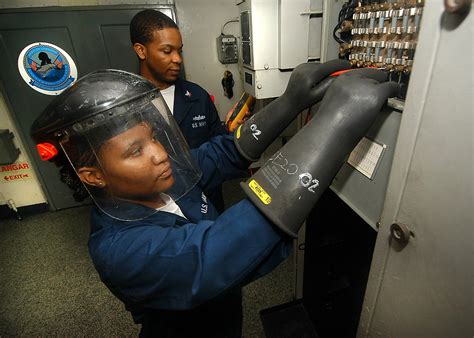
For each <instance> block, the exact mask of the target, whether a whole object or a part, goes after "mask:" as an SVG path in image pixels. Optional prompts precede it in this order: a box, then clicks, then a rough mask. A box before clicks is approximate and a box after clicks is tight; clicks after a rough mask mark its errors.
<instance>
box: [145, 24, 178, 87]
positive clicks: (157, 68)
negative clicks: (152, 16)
mask: <svg viewBox="0 0 474 338" xmlns="http://www.w3.org/2000/svg"><path fill="white" fill-rule="evenodd" d="M182 49H183V41H182V40H181V34H180V32H179V31H178V30H177V29H175V28H164V29H161V30H155V31H154V32H153V39H152V40H151V42H149V43H147V44H146V45H144V46H143V57H144V59H142V57H141V56H140V54H139V57H140V59H142V60H143V61H144V63H145V68H146V71H147V72H148V74H149V75H151V77H152V78H153V80H154V82H155V84H156V85H158V88H160V89H164V88H167V87H169V86H170V85H172V84H173V83H174V82H176V80H177V79H178V76H179V73H180V70H181V63H182V62H183V59H182V57H181V52H182ZM143 75H145V77H147V74H143Z"/></svg>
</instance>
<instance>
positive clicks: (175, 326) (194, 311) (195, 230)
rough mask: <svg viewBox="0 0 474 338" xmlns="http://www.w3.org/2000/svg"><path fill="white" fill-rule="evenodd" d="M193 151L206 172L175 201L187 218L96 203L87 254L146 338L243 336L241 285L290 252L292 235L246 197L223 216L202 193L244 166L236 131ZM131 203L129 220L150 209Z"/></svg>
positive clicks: (237, 173) (265, 272)
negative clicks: (112, 212)
mask: <svg viewBox="0 0 474 338" xmlns="http://www.w3.org/2000/svg"><path fill="white" fill-rule="evenodd" d="M192 152H193V155H194V157H195V158H196V160H197V163H198V164H199V166H200V168H201V170H202V172H203V176H202V178H201V180H200V182H199V186H196V187H195V188H194V189H193V190H191V191H190V192H189V193H188V194H187V195H185V196H183V197H182V198H181V199H179V201H178V202H177V204H178V205H179V206H180V208H181V210H182V212H183V213H184V215H185V216H186V218H187V219H186V218H183V217H180V216H178V215H175V214H171V213H167V212H163V211H159V212H156V213H155V214H153V215H152V216H149V217H146V218H145V219H143V220H140V221H120V220H117V219H114V218H112V217H110V216H108V215H106V214H105V213H103V212H102V211H101V210H100V209H98V208H95V210H94V211H93V213H92V229H91V235H90V239H89V251H90V255H91V257H92V261H93V263H94V265H95V267H96V269H97V271H98V273H99V275H100V277H101V279H102V281H103V282H104V283H105V284H106V285H107V287H108V288H109V289H110V290H111V291H112V292H113V293H114V294H115V295H116V296H117V297H118V298H119V299H121V300H122V301H123V302H124V303H125V306H126V308H127V310H129V311H131V312H132V315H133V317H134V320H135V321H136V322H137V323H142V333H141V334H142V335H143V336H147V335H148V336H155V337H157V336H158V337H161V336H163V337H201V336H203V337H239V336H240V332H241V319H242V308H241V294H240V288H241V287H242V286H243V285H244V284H246V283H248V282H250V281H252V280H254V279H256V278H258V277H260V276H263V275H265V274H267V273H268V272H270V271H271V270H272V269H274V268H275V267H276V266H277V265H278V264H279V263H280V262H281V261H283V260H284V259H285V258H286V257H288V254H289V252H290V249H291V240H290V239H289V238H287V237H286V236H285V235H284V234H282V233H281V232H280V231H279V230H278V229H277V228H276V227H274V226H273V225H272V224H271V223H270V222H269V221H268V220H267V219H266V218H265V217H264V216H263V215H262V214H261V213H260V212H259V211H258V210H257V208H255V207H254V205H253V204H252V203H251V202H250V201H249V200H247V199H245V200H242V201H241V202H239V203H237V204H236V205H234V206H232V207H231V208H229V209H227V210H226V211H225V212H224V213H222V214H221V215H218V213H217V212H216V210H215V208H214V206H213V205H212V204H211V203H209V202H208V201H207V199H206V196H205V195H204V194H203V193H202V190H201V189H203V188H209V187H213V186H215V185H217V184H220V183H222V181H224V180H226V179H229V178H235V177H238V176H239V175H240V174H241V172H242V170H243V169H245V168H246V167H247V165H248V162H247V161H245V160H243V159H242V158H241V156H240V155H239V154H238V152H237V150H236V148H235V146H234V143H233V137H232V136H230V135H223V136H217V137H215V138H213V139H212V140H211V141H210V142H207V143H205V144H203V145H202V146H201V147H199V148H197V149H194V150H193V151H192ZM126 207H127V208H129V211H130V213H131V214H132V217H133V216H135V217H136V216H139V215H140V214H141V213H142V212H143V211H144V209H143V208H146V207H144V206H139V205H134V204H128V205H127V206H126ZM145 212H147V214H150V210H149V209H148V210H145Z"/></svg>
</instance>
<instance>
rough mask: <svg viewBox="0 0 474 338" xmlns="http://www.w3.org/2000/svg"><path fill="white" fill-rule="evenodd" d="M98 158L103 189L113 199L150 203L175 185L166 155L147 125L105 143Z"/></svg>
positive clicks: (141, 124) (142, 124)
mask: <svg viewBox="0 0 474 338" xmlns="http://www.w3.org/2000/svg"><path fill="white" fill-rule="evenodd" d="M98 157H99V161H100V165H101V167H102V170H103V174H104V178H105V184H106V186H105V188H106V189H107V190H108V191H110V192H111V193H112V195H114V196H115V197H118V198H122V199H126V200H131V201H138V202H139V201H153V200H154V199H156V197H157V196H159V193H160V192H166V191H167V190H168V189H169V188H171V186H172V185H173V184H174V177H173V172H172V169H171V163H170V161H169V159H168V154H167V152H166V150H165V148H164V147H163V146H162V145H161V143H160V142H158V140H157V139H156V137H155V132H154V131H153V130H152V128H151V127H150V126H149V125H148V124H146V123H140V124H138V125H136V126H134V127H133V128H130V129H128V130H127V131H125V132H123V133H122V134H119V135H117V136H115V137H112V138H111V139H109V140H107V142H105V143H104V145H103V146H102V147H101V148H100V150H99V153H98Z"/></svg>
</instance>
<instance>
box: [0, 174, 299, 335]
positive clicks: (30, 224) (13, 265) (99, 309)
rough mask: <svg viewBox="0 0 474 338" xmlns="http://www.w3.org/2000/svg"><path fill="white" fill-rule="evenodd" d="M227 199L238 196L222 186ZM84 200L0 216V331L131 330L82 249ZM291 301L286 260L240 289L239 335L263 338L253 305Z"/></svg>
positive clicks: (85, 228) (71, 332) (289, 264)
mask: <svg viewBox="0 0 474 338" xmlns="http://www.w3.org/2000/svg"><path fill="white" fill-rule="evenodd" d="M224 194H225V199H226V205H231V204H233V203H235V202H236V201H237V200H239V199H240V198H242V197H243V196H242V195H241V194H242V193H241V192H240V190H239V187H238V182H229V183H228V184H226V185H225V186H224ZM89 208H90V207H89V206H84V207H79V208H73V209H67V210H62V211H57V212H45V213H40V214H35V215H26V216H24V218H23V220H21V221H18V220H16V219H14V218H10V219H0V250H1V251H0V337H10V336H77V335H80V336H137V335H138V332H139V327H138V326H137V325H135V324H134V323H133V321H132V319H131V316H130V315H129V313H128V312H127V311H125V309H124V307H123V305H122V303H121V302H120V301H119V300H117V299H116V298H115V297H114V296H113V295H112V294H111V293H110V292H109V291H108V290H107V289H106V287H105V286H104V285H103V284H102V282H101V281H100V279H99V277H98V275H97V273H96V272H95V270H94V267H93V266H92V262H91V260H90V258H89V255H88V252H87V239H88V234H89V225H88V223H89V222H88V219H89ZM292 299H293V259H292V257H290V258H289V259H288V260H286V261H285V262H283V263H282V264H281V265H280V266H279V267H278V268H277V269H275V270H274V271H273V272H272V273H271V274H269V275H267V276H265V277H263V278H261V279H260V280H258V281H255V282H253V283H252V284H250V285H248V286H246V287H245V288H244V330H243V335H244V337H252V338H253V337H257V338H258V337H262V338H263V337H265V335H264V333H263V328H262V325H261V322H260V318H259V311H260V310H262V309H265V308H268V307H271V306H275V305H278V304H282V303H286V302H289V301H291V300H292Z"/></svg>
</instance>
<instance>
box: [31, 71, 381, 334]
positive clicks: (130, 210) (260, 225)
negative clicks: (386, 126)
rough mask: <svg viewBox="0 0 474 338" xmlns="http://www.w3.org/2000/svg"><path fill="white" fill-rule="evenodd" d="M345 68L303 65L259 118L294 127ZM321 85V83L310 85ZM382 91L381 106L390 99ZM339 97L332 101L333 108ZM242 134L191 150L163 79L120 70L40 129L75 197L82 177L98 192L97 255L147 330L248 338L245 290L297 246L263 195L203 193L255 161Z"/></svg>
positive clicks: (51, 114) (111, 284)
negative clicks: (232, 200) (227, 197)
mask: <svg viewBox="0 0 474 338" xmlns="http://www.w3.org/2000/svg"><path fill="white" fill-rule="evenodd" d="M344 68H347V64H345V63H341V62H335V63H333V64H324V65H312V66H311V69H312V70H311V71H308V70H309V69H308V68H305V69H302V70H301V71H295V72H294V74H295V76H292V79H290V84H289V86H288V87H290V85H291V86H297V87H298V90H297V91H296V92H294V91H293V92H292V91H290V92H288V91H287V92H288V93H287V92H285V94H284V95H282V97H281V98H280V99H277V100H275V101H274V102H275V104H273V105H270V108H269V109H264V110H262V111H261V112H259V114H269V113H272V114H276V113H281V114H282V116H283V120H284V121H285V122H284V123H289V122H288V121H287V120H288V115H289V114H290V112H291V114H293V117H294V116H295V115H296V114H297V113H299V111H300V110H301V108H302V107H301V106H304V105H306V106H309V105H311V104H313V103H314V102H316V101H318V100H320V99H321V98H322V95H323V94H324V92H325V91H326V89H327V87H328V84H324V85H319V84H320V83H323V82H324V81H325V79H326V78H327V76H328V75H329V74H331V73H332V72H334V71H336V70H340V69H344ZM302 79H307V80H308V79H312V80H311V81H301V80H302ZM366 80H367V79H363V78H361V80H360V81H359V82H358V84H359V85H360V84H361V83H362V84H367V83H368V82H367V81H366ZM371 81H373V80H371ZM334 85H335V84H334ZM340 85H344V82H342V83H341V84H340ZM370 85H374V84H373V83H372V82H371V83H370ZM315 86H316V87H318V86H319V87H321V88H320V89H318V91H317V92H314V88H315ZM374 86H375V85H374ZM333 92H335V93H338V92H340V90H339V89H337V88H336V89H335V90H334V91H333ZM295 93H297V94H295ZM351 93H352V92H350V91H349V92H348V93H346V94H345V96H343V99H341V97H338V99H337V100H338V101H339V106H341V107H343V108H344V107H346V106H347V104H349V103H350V102H351V99H352V97H351V95H352V94H351ZM295 95H296V96H295ZM298 95H300V96H303V97H305V99H304V100H306V101H305V102H301V100H298V101H299V103H298V104H299V105H300V106H297V107H296V108H295V106H294V105H293V104H288V102H295V99H298ZM328 95H329V93H328ZM377 95H378V97H380V100H379V101H380V102H382V101H384V100H385V99H386V97H387V96H388V95H389V94H388V92H383V93H382V92H380V93H377ZM344 98H345V100H344ZM334 101H335V99H334V98H332V97H330V99H329V101H328V104H331V103H333V102H334ZM359 102H360V100H359ZM344 104H346V106H344ZM323 106H324V101H323ZM380 107H381V103H380V104H379V105H378V103H377V105H372V106H370V105H368V106H367V108H366V109H365V110H364V111H363V112H364V113H366V112H370V113H371V114H374V112H376V111H378V110H379V109H380ZM294 110H297V111H296V113H293V111H294ZM346 111H347V109H346V110H344V109H343V113H345V112H346ZM336 113H337V112H336ZM318 114H319V113H318ZM331 114H332V113H331ZM277 115H278V114H277ZM325 115H328V114H325V113H324V112H321V116H325ZM335 115H336V116H338V114H335ZM292 119H293V118H290V119H289V120H290V121H291V120H292ZM253 122H255V121H253ZM280 122H281V121H280ZM250 123H252V121H250ZM324 123H331V122H324ZM279 124H282V123H279ZM323 127H324V126H323ZM361 128H362V127H361ZM363 128H365V129H366V128H368V126H363ZM363 128H362V129H363ZM252 130H253V129H252ZM268 130H272V133H274V137H276V136H277V135H278V133H279V131H278V128H275V127H274V126H270V127H269V128H268ZM239 131H240V130H239ZM262 131H263V133H265V129H264V128H262ZM303 131H304V130H303ZM363 132H364V131H363V130H362V131H361V133H363ZM238 134H239V135H238V136H235V137H234V136H233V135H224V136H217V137H215V138H213V139H211V141H210V142H207V143H205V144H203V145H202V146H201V147H199V148H197V149H193V150H192V151H190V150H189V148H188V147H187V145H186V142H185V141H184V138H183V136H182V134H181V133H180V131H179V128H178V127H177V125H176V123H175V122H174V120H173V117H172V116H171V114H170V113H169V110H168V108H167V106H166V104H165V103H164V101H163V99H162V97H161V95H160V93H159V91H158V90H157V89H156V88H155V86H154V85H153V84H151V83H150V82H148V81H147V80H145V79H143V78H141V77H139V76H137V75H134V74H130V73H127V72H123V71H114V70H105V71H98V72H94V73H91V74H89V75H87V76H85V77H84V78H82V79H80V80H79V81H78V82H77V83H76V84H75V85H74V86H72V87H71V88H68V89H67V90H66V91H65V92H63V93H62V94H61V95H59V96H58V97H57V98H55V100H53V102H52V103H51V104H50V105H49V106H48V107H47V108H46V109H45V111H44V112H43V113H42V114H41V115H40V116H39V117H38V118H37V119H36V121H35V122H34V124H33V127H32V137H33V139H34V140H35V142H36V143H37V144H38V148H39V150H40V154H41V156H43V157H44V158H45V159H47V158H48V156H46V153H47V152H48V149H51V148H56V149H57V150H58V151H59V153H60V156H57V157H55V158H53V159H52V160H53V161H55V162H56V164H57V165H59V166H62V170H61V171H62V176H63V178H64V181H65V182H67V183H68V185H69V186H71V187H73V188H74V189H75V190H76V193H75V194H76V195H75V196H77V197H81V196H82V197H84V196H85V195H84V194H82V193H81V188H79V187H81V185H78V181H79V180H80V182H82V183H83V186H84V187H85V189H86V190H87V192H88V194H89V195H90V196H91V197H92V198H93V200H94V204H95V206H96V207H95V208H94V210H93V211H92V217H91V234H90V239H89V243H88V246H89V252H90V255H91V258H92V261H93V263H94V266H95V268H96V270H97V272H98V273H99V275H100V278H101V280H102V281H103V282H104V283H105V285H106V286H107V287H108V288H109V289H110V291H111V292H112V293H113V294H114V295H115V296H117V297H118V298H119V299H120V300H121V301H122V302H123V303H124V304H125V307H126V309H127V310H128V311H130V312H131V313H132V316H133V318H134V320H135V322H136V323H139V324H141V325H142V329H141V336H159V337H161V336H163V337H195V336H205V337H240V336H241V325H242V303H241V287H242V286H243V285H245V284H246V283H248V282H250V281H252V280H255V279H257V278H259V277H260V276H263V275H265V274H267V273H268V272H270V271H271V270H272V269H273V268H275V267H276V266H277V265H278V264H279V263H280V262H281V261H282V260H284V259H285V258H286V257H287V256H288V254H289V252H290V249H291V242H292V238H291V236H288V234H291V233H292V231H289V230H288V229H285V228H282V227H277V226H275V225H274V223H275V222H274V221H273V220H272V217H271V215H270V214H268V213H267V212H266V211H265V210H262V209H261V208H260V206H258V205H257V204H256V203H255V201H254V202H252V201H250V200H249V199H244V200H242V201H241V202H239V203H237V204H236V205H234V206H233V207H231V208H229V209H228V210H226V211H225V212H224V213H222V214H221V215H218V213H217V211H216V210H215V208H214V207H213V206H212V204H210V203H209V202H208V200H207V198H206V196H205V195H204V194H203V192H202V191H203V190H204V189H209V188H212V187H213V186H215V185H218V184H221V183H222V182H223V181H224V180H226V179H231V178H235V177H239V176H241V175H242V173H243V171H244V170H245V169H246V168H247V167H248V165H249V163H250V161H249V160H248V158H251V157H253V155H252V156H249V155H248V153H246V147H248V145H249V144H250V143H248V142H247V143H246V142H244V140H245V139H246V137H250V138H254V137H253V135H254V134H252V133H251V132H250V133H248V135H247V134H246V132H245V129H242V131H241V133H239V132H238ZM311 134H312V133H311V132H309V135H311ZM274 137H273V138H274ZM311 137H313V136H311ZM357 137H358V136H356V138H357ZM359 138H360V137H359ZM269 139H272V137H270V138H269ZM339 141H340V138H339V140H338V143H340V142H339ZM290 143H291V141H290V142H289V143H288V144H290ZM354 145H355V144H354ZM250 147H253V146H252V145H250ZM285 147H286V146H285ZM282 149H284V148H282ZM254 153H255V152H252V154H254ZM303 153H304V151H303ZM341 154H342V155H341V156H342V157H344V156H346V154H344V153H343V151H341ZM341 156H339V157H341ZM331 161H334V160H333V159H329V160H328V162H331ZM338 161H340V160H339V159H338ZM312 165H316V166H318V165H321V164H320V163H317V164H312ZM68 168H71V169H73V170H69V169H68ZM331 170H332V169H331ZM69 173H70V174H69ZM333 174H335V173H333ZM321 183H323V182H321ZM281 194H283V195H285V194H284V191H282V192H281ZM276 197H277V196H274V198H276ZM312 204H314V203H311V205H310V204H308V206H307V209H308V212H309V210H310V209H311V206H312ZM291 209H292V206H291V205H288V206H287V211H288V212H290V213H291ZM271 220H272V221H271ZM276 224H277V223H276ZM297 227H299V225H298V226H297ZM293 230H294V229H293ZM294 231H297V230H294Z"/></svg>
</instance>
